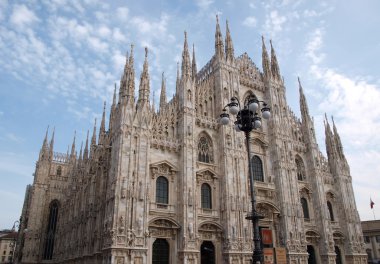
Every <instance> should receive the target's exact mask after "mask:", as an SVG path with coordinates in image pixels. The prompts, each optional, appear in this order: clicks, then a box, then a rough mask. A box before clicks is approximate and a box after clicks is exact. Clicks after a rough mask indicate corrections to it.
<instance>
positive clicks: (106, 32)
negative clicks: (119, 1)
mask: <svg viewBox="0 0 380 264" xmlns="http://www.w3.org/2000/svg"><path fill="white" fill-rule="evenodd" d="M111 33H112V31H111V30H110V29H109V28H108V27H107V26H105V25H101V26H100V27H99V28H98V35H99V36H100V37H102V38H108V37H109V36H110V35H111Z"/></svg>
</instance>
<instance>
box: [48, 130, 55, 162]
mask: <svg viewBox="0 0 380 264" xmlns="http://www.w3.org/2000/svg"><path fill="white" fill-rule="evenodd" d="M54 135H55V127H54V128H53V134H52V135H51V140H50V144H49V147H50V150H49V157H50V159H53V150H54Z"/></svg>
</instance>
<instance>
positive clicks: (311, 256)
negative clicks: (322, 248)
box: [307, 245, 317, 264]
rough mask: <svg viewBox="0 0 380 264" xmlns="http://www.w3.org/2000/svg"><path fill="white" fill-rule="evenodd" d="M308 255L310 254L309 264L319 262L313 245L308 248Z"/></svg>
mask: <svg viewBox="0 0 380 264" xmlns="http://www.w3.org/2000/svg"><path fill="white" fill-rule="evenodd" d="M307 253H309V258H308V259H307V264H317V260H316V259H315V250H314V247H313V246H311V245H308V246H307Z"/></svg>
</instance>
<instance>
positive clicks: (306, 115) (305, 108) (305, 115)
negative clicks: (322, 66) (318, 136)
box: [298, 77, 310, 122]
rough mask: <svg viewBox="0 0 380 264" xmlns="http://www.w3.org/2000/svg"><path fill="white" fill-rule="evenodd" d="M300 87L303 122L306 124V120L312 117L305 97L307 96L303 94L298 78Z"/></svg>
mask: <svg viewBox="0 0 380 264" xmlns="http://www.w3.org/2000/svg"><path fill="white" fill-rule="evenodd" d="M298 87H299V93H300V108H301V115H302V121H303V122H305V121H306V119H309V118H310V115H309V108H308V106H307V101H306V97H305V94H304V93H303V88H302V85H301V80H300V77H298Z"/></svg>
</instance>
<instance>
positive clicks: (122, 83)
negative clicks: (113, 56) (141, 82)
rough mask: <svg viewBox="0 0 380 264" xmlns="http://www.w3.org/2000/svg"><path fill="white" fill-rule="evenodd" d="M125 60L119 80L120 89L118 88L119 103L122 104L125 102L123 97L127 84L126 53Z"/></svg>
mask: <svg viewBox="0 0 380 264" xmlns="http://www.w3.org/2000/svg"><path fill="white" fill-rule="evenodd" d="M125 57H126V59H125V65H124V72H123V75H122V76H121V80H120V87H119V102H120V103H123V102H125V97H126V96H127V94H128V90H127V82H128V80H127V79H128V75H129V62H128V53H127V54H126V56H125Z"/></svg>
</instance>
